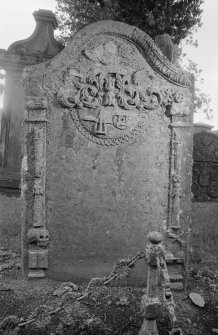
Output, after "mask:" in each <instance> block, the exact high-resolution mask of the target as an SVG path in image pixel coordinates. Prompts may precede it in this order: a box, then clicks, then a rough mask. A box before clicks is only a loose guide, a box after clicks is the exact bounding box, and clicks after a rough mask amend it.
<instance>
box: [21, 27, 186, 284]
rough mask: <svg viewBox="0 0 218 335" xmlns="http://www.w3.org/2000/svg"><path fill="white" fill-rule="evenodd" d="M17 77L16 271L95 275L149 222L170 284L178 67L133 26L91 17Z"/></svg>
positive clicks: (133, 247) (176, 199)
mask: <svg viewBox="0 0 218 335" xmlns="http://www.w3.org/2000/svg"><path fill="white" fill-rule="evenodd" d="M25 87H26V99H27V104H26V109H27V117H26V123H25V124H26V126H25V136H26V142H25V146H24V157H23V180H22V191H23V199H24V221H23V261H24V271H25V272H26V273H27V274H28V276H29V277H43V276H44V275H45V274H46V271H47V273H48V275H49V276H50V277H52V278H56V279H61V280H66V279H73V280H79V279H86V280H87V279H90V278H91V277H92V276H102V275H106V274H108V272H110V271H111V269H112V265H113V263H114V262H115V261H116V260H117V259H118V258H123V257H127V256H131V255H135V254H136V253H137V252H138V251H140V250H142V249H144V247H145V243H146V236H147V234H148V232H150V231H151V230H159V231H161V232H164V233H165V236H166V240H167V243H168V246H169V250H168V264H169V268H170V269H171V278H172V280H174V281H176V285H178V286H179V287H181V286H182V284H181V281H182V275H181V266H183V265H184V264H185V254H187V253H186V248H187V244H186V239H187V236H188V232H189V224H190V182H191V160H192V91H191V83H190V80H189V78H187V77H186V76H185V75H184V74H183V73H181V72H180V70H179V69H177V68H176V67H174V66H173V65H172V64H171V63H170V62H169V61H168V60H167V58H165V57H164V56H163V54H162V53H161V52H160V50H159V49H158V48H157V47H156V45H155V44H154V42H153V41H152V40H151V39H150V38H149V37H148V36H147V35H146V34H145V33H143V32H142V31H140V30H139V29H137V28H135V27H131V26H128V25H126V24H123V23H119V22H113V21H102V22H97V23H95V24H92V25H90V26H88V27H86V28H84V29H82V30H81V31H80V32H79V33H78V34H77V35H76V36H75V37H74V38H73V39H72V40H71V41H70V42H69V43H68V45H67V47H66V48H65V49H64V50H63V51H62V52H61V53H60V54H59V55H58V56H56V57H55V58H54V59H53V60H52V61H49V62H46V63H44V64H42V65H37V66H34V67H30V68H28V69H27V71H26V80H25ZM49 240H50V241H49ZM48 243H49V247H48ZM48 252H49V256H48ZM179 272H180V273H179ZM135 283H136V281H135Z"/></svg>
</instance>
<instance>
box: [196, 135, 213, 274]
mask: <svg viewBox="0 0 218 335" xmlns="http://www.w3.org/2000/svg"><path fill="white" fill-rule="evenodd" d="M193 161H194V163H193V178H192V192H193V197H194V198H193V203H192V234H191V251H192V252H191V261H192V262H193V264H195V265H198V264H199V265H200V264H204V265H205V266H208V267H211V268H213V269H214V267H215V268H217V267H218V261H217V253H218V246H217V245H218V243H217V241H218V229H217V220H218V208H217V201H218V192H217V190H218V188H217V186H218V178H217V175H218V137H217V136H216V135H215V134H212V133H210V132H206V131H202V132H199V133H196V134H195V135H194V146H193Z"/></svg>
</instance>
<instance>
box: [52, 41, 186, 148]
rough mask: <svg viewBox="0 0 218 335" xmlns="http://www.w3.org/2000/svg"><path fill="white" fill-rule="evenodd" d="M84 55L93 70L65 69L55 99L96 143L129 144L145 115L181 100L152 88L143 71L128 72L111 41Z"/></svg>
mask: <svg viewBox="0 0 218 335" xmlns="http://www.w3.org/2000/svg"><path fill="white" fill-rule="evenodd" d="M84 54H85V56H86V57H87V58H89V59H90V60H92V61H93V62H95V64H96V67H95V68H94V69H93V70H92V71H89V72H88V73H86V74H85V73H81V72H79V71H78V70H77V69H68V72H67V73H66V74H65V85H64V86H63V87H61V88H60V89H59V91H58V94H57V99H58V101H59V102H60V103H61V104H62V105H64V106H66V107H69V108H70V113H71V116H72V119H73V121H74V124H75V125H76V127H77V128H78V130H79V131H80V132H81V133H82V134H83V135H84V136H86V137H87V138H88V139H90V140H91V141H93V142H95V143H98V144H102V145H117V144H120V143H124V142H125V141H127V142H130V143H131V142H133V141H134V140H135V138H136V136H137V135H138V134H139V133H140V132H141V131H142V130H143V127H144V123H145V121H144V119H145V116H146V113H147V112H148V111H152V110H155V109H157V108H159V107H160V106H164V107H167V106H168V107H169V106H172V104H173V103H174V102H176V103H178V102H181V101H182V100H183V95H182V94H181V93H180V92H179V91H178V90H175V89H165V90H162V91H161V90H159V89H157V88H156V87H154V86H153V83H152V80H151V79H150V78H147V77H148V74H147V71H146V70H145V69H141V70H139V71H136V72H133V73H130V72H127V70H126V69H124V68H123V67H122V66H121V65H119V62H120V57H119V53H118V47H117V45H116V44H115V43H114V42H112V41H108V42H106V43H105V44H103V45H99V46H97V47H95V48H93V49H91V50H85V51H84Z"/></svg>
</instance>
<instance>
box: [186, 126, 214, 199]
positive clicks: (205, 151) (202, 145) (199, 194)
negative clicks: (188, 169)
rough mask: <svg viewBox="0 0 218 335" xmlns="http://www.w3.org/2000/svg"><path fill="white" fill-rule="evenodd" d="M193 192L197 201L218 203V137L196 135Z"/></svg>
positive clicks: (202, 134)
mask: <svg viewBox="0 0 218 335" xmlns="http://www.w3.org/2000/svg"><path fill="white" fill-rule="evenodd" d="M193 160H194V164H193V179H192V180H193V182H192V192H193V195H194V199H195V200H197V201H218V137H217V136H216V135H214V134H212V133H209V132H205V131H204V132H201V133H197V134H195V135H194V146H193Z"/></svg>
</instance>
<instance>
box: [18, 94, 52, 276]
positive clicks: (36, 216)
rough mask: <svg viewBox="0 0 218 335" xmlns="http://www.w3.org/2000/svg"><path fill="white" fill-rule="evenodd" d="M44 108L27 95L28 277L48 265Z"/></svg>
mask: <svg viewBox="0 0 218 335" xmlns="http://www.w3.org/2000/svg"><path fill="white" fill-rule="evenodd" d="M46 107H47V105H46V101H45V100H44V99H42V98H37V97H28V101H27V103H26V108H27V113H28V115H27V119H26V120H25V123H26V124H27V126H26V143H25V154H26V155H24V158H23V171H22V172H23V178H22V185H23V189H22V190H23V192H22V193H23V197H24V199H25V204H26V209H27V210H26V213H27V216H26V226H27V227H28V228H29V230H28V232H27V243H28V245H27V248H28V255H27V257H28V269H29V273H28V277H29V278H43V277H45V270H46V269H47V268H48V250H47V247H48V243H49V232H48V230H47V229H46V224H45V175H46V123H47V119H46ZM25 162H27V164H26V163H25ZM25 233H26V230H25ZM25 240H26V239H25ZM24 243H25V241H24ZM24 250H25V248H24Z"/></svg>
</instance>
